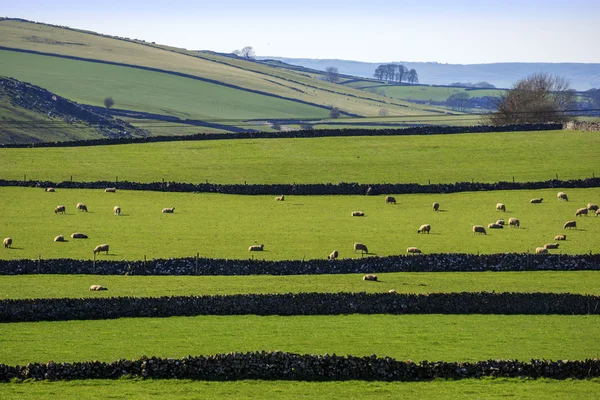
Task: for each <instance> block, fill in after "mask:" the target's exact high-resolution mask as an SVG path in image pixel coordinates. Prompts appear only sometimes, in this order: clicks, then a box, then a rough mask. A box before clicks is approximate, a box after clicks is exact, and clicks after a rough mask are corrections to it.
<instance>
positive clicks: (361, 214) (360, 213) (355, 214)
mask: <svg viewBox="0 0 600 400" xmlns="http://www.w3.org/2000/svg"><path fill="white" fill-rule="evenodd" d="M352 216H353V217H364V216H365V213H364V212H363V211H352Z"/></svg>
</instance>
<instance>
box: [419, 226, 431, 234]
mask: <svg viewBox="0 0 600 400" xmlns="http://www.w3.org/2000/svg"><path fill="white" fill-rule="evenodd" d="M430 230H431V225H429V224H423V225H421V226H420V227H419V230H417V233H425V232H427V234H429V231H430Z"/></svg>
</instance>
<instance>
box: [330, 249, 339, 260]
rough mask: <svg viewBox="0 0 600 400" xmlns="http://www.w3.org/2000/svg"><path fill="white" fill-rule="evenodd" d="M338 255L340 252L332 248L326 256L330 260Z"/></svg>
mask: <svg viewBox="0 0 600 400" xmlns="http://www.w3.org/2000/svg"><path fill="white" fill-rule="evenodd" d="M339 255H340V253H339V252H338V251H337V250H334V251H332V252H331V254H330V255H328V256H327V258H328V259H330V260H335V259H336V258H338V256H339Z"/></svg>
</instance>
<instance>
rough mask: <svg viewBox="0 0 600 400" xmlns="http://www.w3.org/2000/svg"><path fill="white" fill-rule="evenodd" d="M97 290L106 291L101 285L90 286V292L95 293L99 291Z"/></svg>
mask: <svg viewBox="0 0 600 400" xmlns="http://www.w3.org/2000/svg"><path fill="white" fill-rule="evenodd" d="M99 290H108V289H107V288H105V287H104V286H102V285H92V286H90V291H94V292H97V291H99Z"/></svg>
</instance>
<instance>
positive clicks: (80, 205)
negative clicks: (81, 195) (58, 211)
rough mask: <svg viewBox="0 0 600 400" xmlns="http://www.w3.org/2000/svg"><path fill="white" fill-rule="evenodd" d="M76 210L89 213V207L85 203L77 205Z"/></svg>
mask: <svg viewBox="0 0 600 400" xmlns="http://www.w3.org/2000/svg"><path fill="white" fill-rule="evenodd" d="M75 208H76V209H78V210H79V211H85V212H87V210H88V209H87V206H86V205H85V204H83V203H77V206H76V207H75Z"/></svg>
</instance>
